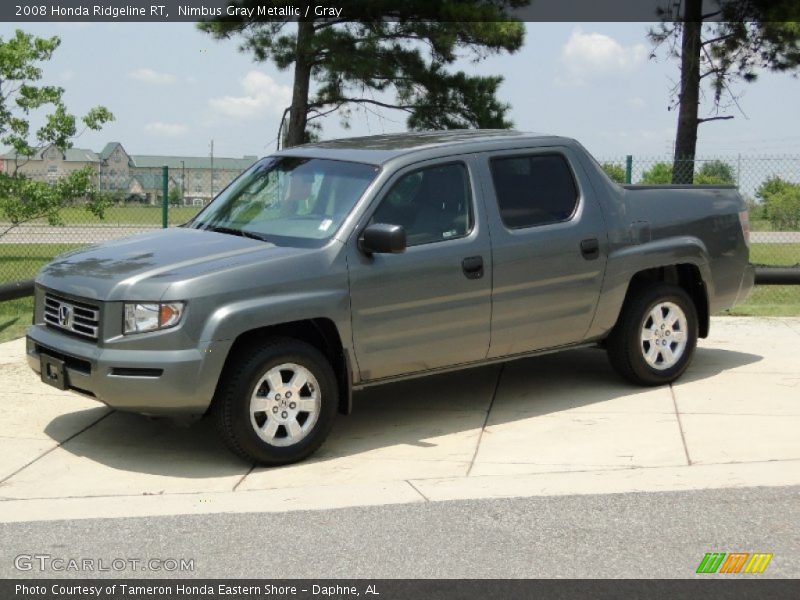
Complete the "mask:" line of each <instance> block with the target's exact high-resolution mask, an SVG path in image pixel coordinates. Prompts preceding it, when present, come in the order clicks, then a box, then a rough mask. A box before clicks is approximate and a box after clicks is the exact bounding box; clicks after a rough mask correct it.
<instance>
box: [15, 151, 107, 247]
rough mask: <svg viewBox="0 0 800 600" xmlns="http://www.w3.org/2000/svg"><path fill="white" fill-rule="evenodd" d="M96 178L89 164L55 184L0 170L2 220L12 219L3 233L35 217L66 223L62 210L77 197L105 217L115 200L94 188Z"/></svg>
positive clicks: (92, 210) (98, 215)
mask: <svg viewBox="0 0 800 600" xmlns="http://www.w3.org/2000/svg"><path fill="white" fill-rule="evenodd" d="M93 180H94V174H93V172H92V170H91V168H89V167H87V168H85V169H81V170H79V171H73V172H72V173H70V174H69V175H67V176H66V177H62V178H61V179H59V180H58V181H56V182H55V183H53V184H49V183H45V182H43V181H34V180H32V179H28V178H27V177H25V176H23V175H8V174H6V173H0V220H2V221H5V222H7V223H9V225H8V226H7V227H6V228H5V229H4V230H0V237H2V236H3V235H5V234H6V233H8V232H9V231H10V230H12V229H13V228H14V227H16V226H18V225H20V224H22V223H25V222H27V221H33V220H36V219H46V220H47V222H48V223H49V224H50V225H63V220H62V219H61V210H62V209H63V208H64V207H65V206H67V205H68V204H70V203H72V202H76V201H83V206H84V208H85V209H86V210H87V211H89V213H91V214H92V215H94V216H96V217H98V218H101V219H102V218H103V216H104V212H105V209H106V208H107V207H108V206H110V205H111V204H112V200H111V198H110V197H109V196H108V195H106V194H100V193H98V192H97V191H96V190H95V188H94V181H93Z"/></svg>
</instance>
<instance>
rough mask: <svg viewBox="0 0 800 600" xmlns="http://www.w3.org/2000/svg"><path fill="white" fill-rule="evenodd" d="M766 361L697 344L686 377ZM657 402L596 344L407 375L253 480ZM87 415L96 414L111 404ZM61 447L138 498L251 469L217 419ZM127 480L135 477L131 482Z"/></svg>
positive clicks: (119, 423)
mask: <svg viewBox="0 0 800 600" xmlns="http://www.w3.org/2000/svg"><path fill="white" fill-rule="evenodd" d="M760 360H762V357H761V356H758V355H755V354H747V353H743V352H734V351H729V350H721V349H712V348H699V349H698V350H697V354H696V355H695V358H694V362H693V364H692V367H691V369H690V370H689V371H688V372H687V373H686V374H685V375H684V377H683V378H682V379H681V382H682V383H684V382H690V381H697V380H701V379H705V378H709V377H713V376H714V375H716V374H719V373H720V372H723V371H728V370H732V369H736V368H738V367H742V366H745V365H749V364H752V363H755V362H757V361H760ZM653 398H654V396H653V395H652V388H640V387H636V386H634V385H631V384H628V383H626V382H624V381H622V380H621V379H620V378H619V377H618V376H617V374H616V373H615V372H614V371H612V369H611V367H610V366H609V365H608V362H607V360H606V357H605V353H604V352H602V351H598V350H595V349H583V350H574V351H569V352H562V353H558V354H551V355H545V356H540V357H535V358H528V359H523V360H519V361H513V362H508V363H504V364H503V365H495V366H488V367H479V368H475V369H469V370H465V371H459V372H454V373H447V374H442V375H436V376H431V377H427V378H424V379H416V380H409V381H405V382H400V383H395V384H388V385H384V386H379V387H374V388H368V389H366V390H364V391H361V392H358V393H356V395H355V398H354V411H353V414H352V415H350V416H348V417H340V418H338V419H337V422H336V424H335V426H334V430H333V433H332V434H331V436H330V438H329V439H328V440H327V442H326V443H325V444H324V445H323V447H322V448H321V449H320V450H319V451H318V452H317V453H316V454H315V455H314V456H312V457H311V458H310V459H308V460H306V461H304V462H302V463H299V464H296V465H290V466H287V467H282V468H278V469H256V470H255V471H254V474H255V475H258V474H259V473H261V474H263V475H268V476H269V480H270V482H271V483H274V485H272V484H270V485H265V486H264V487H281V486H282V485H287V484H289V485H292V484H294V485H302V484H305V483H309V484H311V481H315V482H316V483H317V484H324V483H325V481H324V480H325V479H326V476H325V475H326V467H330V470H331V471H333V470H338V472H340V473H341V471H342V469H344V471H349V473H350V475H351V476H352V477H353V478H354V479H355V478H357V477H356V476H355V474H354V473H353V471H354V470H356V471H357V470H358V469H359V468H360V467H359V465H360V464H363V462H364V461H367V462H369V461H373V466H372V468H373V469H374V468H375V464H374V462H375V461H377V463H378V465H379V466H380V468H383V469H388V470H391V469H393V468H398V469H400V470H403V469H402V468H401V465H402V464H403V463H405V462H407V461H409V460H410V461H412V462H413V461H416V462H417V464H419V461H425V462H428V461H439V463H441V464H442V465H446V464H456V463H459V462H461V463H463V461H465V460H466V461H469V460H471V457H472V456H473V454H474V451H475V443H476V439H477V436H478V435H479V434H480V431H481V428H483V426H484V424H485V423H486V422H487V413H490V414H489V419H488V422H489V424H490V425H499V424H504V423H509V422H513V421H519V420H523V419H532V418H536V417H542V416H545V415H551V414H555V413H559V412H563V411H569V410H572V409H578V408H583V407H594V408H596V410H597V412H602V411H603V410H605V409H606V407H604V406H603V405H604V403H608V404H607V407H608V410H610V411H616V412H617V413H619V412H627V411H628V410H629V409H630V407H631V406H632V404H631V403H633V404H634V405H635V404H636V403H637V402H650V403H652V402H653V401H654V400H653ZM659 398H663V396H659ZM658 401H659V402H662V404H659V405H658V407H655V408H652V409H651V408H647V410H651V411H652V412H664V413H666V412H668V411H669V410H670V406H671V405H670V406H668V405H667V404H664V403H663V400H658ZM620 402H624V403H625V404H624V406H622V405H620V404H619V403H620ZM649 406H650V405H648V407H649ZM653 406H655V405H653ZM490 407H491V410H490ZM621 407H622V408H621ZM625 407H628V408H625ZM92 410H93V411H97V412H98V418H99V417H100V416H101V415H102V411H103V410H104V409H100V408H97V409H92ZM639 412H641V411H639ZM75 414H76V413H71V414H66V415H62V416H59V417H57V418H56V419H54V420H53V421H51V422H50V423H49V424H48V426H47V427H46V429H45V432H47V433H48V434H49V435H50V436H51V437H53V438H54V439H55V438H56V435H55V432H57V431H63V427H62V425H64V424H63V423H61V421H62V420H65V419H70V418H72V417H74V416H75ZM62 448H63V450H66V451H68V452H69V453H71V454H73V455H75V456H77V457H81V458H82V459H88V460H89V461H93V462H95V463H99V465H104V466H106V467H109V468H110V470H109V469H106V470H105V471H104V473H105V474H104V476H103V478H102V481H100V482H99V483H100V488H106V487H108V486H111V487H112V488H114V489H116V487H117V486H116V484H114V482H113V479H114V478H116V477H119V478H120V482H119V485H120V486H121V487H124V488H125V489H127V487H131V488H132V489H130V491H129V493H133V494H140V493H146V494H152V493H165V492H166V493H168V492H170V491H225V490H230V489H232V487H233V486H234V485H236V484H237V482H239V481H240V480H241V478H242V477H243V476H244V475H245V474H246V473H248V471H249V468H250V466H249V465H247V464H245V463H243V462H242V461H241V460H239V459H238V458H236V457H235V456H233V455H232V454H230V453H229V452H228V451H227V450H226V449H225V448H224V447H223V445H222V444H221V442H220V441H219V439H218V437H217V435H216V432H215V431H214V427H213V423H212V422H211V421H210V419H205V420H203V421H201V422H199V423H196V424H195V425H193V426H192V427H189V428H180V427H178V426H175V425H173V424H172V423H171V422H169V421H166V420H153V419H148V418H146V417H141V416H138V415H133V414H125V413H120V412H113V413H111V414H110V415H108V416H106V417H105V418H103V419H102V420H100V421H99V422H98V423H97V424H96V425H94V426H93V427H90V428H88V429H87V430H86V431H84V432H83V433H81V434H80V435H77V436H76V437H74V438H72V439H70V440H69V441H67V442H66V443H64V444H63V445H62ZM348 461H349V462H348ZM359 461H361V462H359ZM403 472H405V471H403ZM131 473H135V474H137V476H136V477H135V478H133V479H131V475H130V474H131ZM147 475H150V476H154V477H147ZM388 475H391V473H388ZM164 478H175V479H172V480H170V479H164ZM220 478H222V479H220ZM306 478H308V479H309V481H306ZM384 478H392V477H384ZM395 478H400V479H402V478H405V477H395ZM249 479H250V478H249V477H248V480H249ZM320 479H322V481H321V480H320ZM192 480H195V481H194V483H192ZM200 480H205V481H200ZM211 480H214V481H213V482H212V481H211ZM123 481H125V482H126V483H124V485H123ZM287 482H288V483H287ZM54 484H55V485H57V483H56V482H54ZM90 485H93V484H91V483H89V482H88V481H87V486H90ZM245 487H246V486H245ZM140 488H141V489H140Z"/></svg>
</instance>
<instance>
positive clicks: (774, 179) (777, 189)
mask: <svg viewBox="0 0 800 600" xmlns="http://www.w3.org/2000/svg"><path fill="white" fill-rule="evenodd" d="M796 185H798V184H796V183H792V182H790V181H786V180H785V179H782V178H780V177H778V176H777V175H773V176H771V177H768V178H767V179H766V180H764V181H763V182H762V183H761V185H760V186H758V189H756V198H758V199H760V200H761V201H762V202H767V201H768V200H769V198H771V197H772V196H775V195H776V194H780V193H781V192H784V191H786V190H788V189H791V188H792V187H794V186H796Z"/></svg>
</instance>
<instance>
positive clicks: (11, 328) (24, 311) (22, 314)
mask: <svg viewBox="0 0 800 600" xmlns="http://www.w3.org/2000/svg"><path fill="white" fill-rule="evenodd" d="M32 317H33V298H20V299H19V300H9V301H8V302H0V343H2V342H8V341H10V340H15V339H17V338H19V337H22V336H23V335H25V329H26V328H27V327H28V325H30V324H31V319H32Z"/></svg>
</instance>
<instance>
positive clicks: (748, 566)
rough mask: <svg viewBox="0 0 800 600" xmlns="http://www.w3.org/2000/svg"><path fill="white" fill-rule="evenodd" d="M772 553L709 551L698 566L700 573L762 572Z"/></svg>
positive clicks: (734, 573)
mask: <svg viewBox="0 0 800 600" xmlns="http://www.w3.org/2000/svg"><path fill="white" fill-rule="evenodd" d="M771 560H772V554H768V553H766V552H753V553H752V554H751V553H750V552H730V553H725V552H708V553H706V555H705V556H704V557H703V560H701V561H700V564H699V565H698V566H697V572H698V573H704V574H709V573H719V574H723V575H736V574H745V573H752V574H760V573H763V572H764V571H766V570H767V565H769V563H770V561H771Z"/></svg>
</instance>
